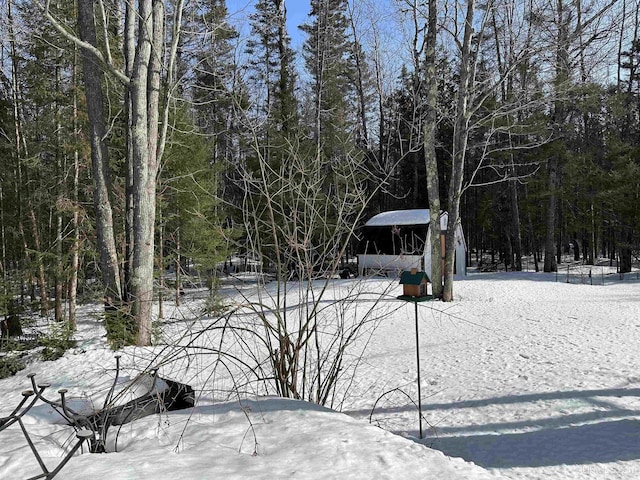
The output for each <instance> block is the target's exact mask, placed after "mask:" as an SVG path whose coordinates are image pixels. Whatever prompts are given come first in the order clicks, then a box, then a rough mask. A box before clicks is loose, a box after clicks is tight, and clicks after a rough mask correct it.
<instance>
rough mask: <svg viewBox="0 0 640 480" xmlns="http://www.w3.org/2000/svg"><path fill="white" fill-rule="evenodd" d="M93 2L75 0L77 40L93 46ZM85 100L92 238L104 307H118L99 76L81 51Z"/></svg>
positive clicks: (89, 57) (94, 63) (119, 296)
mask: <svg viewBox="0 0 640 480" xmlns="http://www.w3.org/2000/svg"><path fill="white" fill-rule="evenodd" d="M93 4H94V2H93V0H78V28H79V33H80V38H81V40H83V41H85V42H87V43H89V44H90V45H93V46H95V45H96V44H97V39H96V31H95V25H94V12H93ZM82 66H83V74H84V87H85V97H86V101H87V113H88V117H89V129H90V131H89V142H90V144H91V170H92V174H93V182H94V190H93V204H94V208H95V212H96V236H97V246H98V252H99V255H100V270H101V271H102V281H103V283H104V289H105V298H104V302H105V307H106V308H112V307H113V306H118V305H120V304H121V300H122V291H121V288H120V273H119V266H118V255H117V250H116V243H115V237H114V230H113V213H112V210H111V201H110V199H109V190H110V180H109V157H108V151H107V146H106V143H105V140H104V139H105V137H106V128H105V124H104V101H103V95H102V86H101V72H100V67H99V65H98V63H97V61H96V59H95V58H94V57H93V56H92V55H91V53H89V52H87V51H86V50H84V49H83V50H82Z"/></svg>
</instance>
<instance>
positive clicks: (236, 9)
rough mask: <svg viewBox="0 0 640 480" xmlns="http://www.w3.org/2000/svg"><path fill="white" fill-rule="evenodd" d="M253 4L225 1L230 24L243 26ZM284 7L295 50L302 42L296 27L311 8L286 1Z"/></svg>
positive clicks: (250, 1) (250, 0)
mask: <svg viewBox="0 0 640 480" xmlns="http://www.w3.org/2000/svg"><path fill="white" fill-rule="evenodd" d="M255 3H256V0H227V10H228V12H229V16H230V17H231V19H232V22H234V23H237V24H239V25H242V24H244V23H245V22H246V20H247V17H248V15H249V14H250V13H251V12H252V11H253V5H254V4H255ZM285 5H286V7H287V30H288V31H289V35H290V36H291V41H292V46H293V48H294V49H295V48H297V47H298V46H299V45H300V44H301V43H302V41H303V34H302V32H301V31H300V30H299V29H298V26H299V25H301V24H303V23H305V22H306V20H307V15H308V13H309V11H310V10H311V6H310V4H309V2H308V1H305V0H286V1H285Z"/></svg>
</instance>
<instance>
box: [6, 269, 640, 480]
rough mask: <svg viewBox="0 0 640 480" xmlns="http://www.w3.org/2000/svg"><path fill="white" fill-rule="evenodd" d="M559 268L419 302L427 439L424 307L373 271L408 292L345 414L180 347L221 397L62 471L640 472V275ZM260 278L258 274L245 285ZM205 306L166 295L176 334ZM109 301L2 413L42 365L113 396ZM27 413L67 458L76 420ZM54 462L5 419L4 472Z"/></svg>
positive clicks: (57, 381) (131, 355) (106, 474)
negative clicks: (584, 278) (238, 379)
mask: <svg viewBox="0 0 640 480" xmlns="http://www.w3.org/2000/svg"><path fill="white" fill-rule="evenodd" d="M555 278H556V277H555V275H553V274H541V273H539V274H534V273H487V274H472V275H470V276H469V277H467V278H466V279H464V280H460V281H458V282H456V284H455V289H456V297H457V301H456V302H454V303H450V304H446V303H441V302H428V303H424V304H420V306H419V325H420V332H419V333H420V355H421V377H422V378H421V380H422V382H421V384H422V411H423V415H424V419H425V422H428V424H427V423H425V427H426V428H425V432H426V435H425V437H426V438H425V439H423V440H419V439H418V437H419V432H418V413H417V409H416V406H415V404H414V402H416V401H417V384H416V351H415V324H414V310H413V308H414V307H413V305H412V304H407V303H403V302H401V301H399V300H396V299H394V298H393V297H394V296H395V295H399V294H400V293H401V291H400V285H396V282H395V281H392V280H387V279H371V280H366V282H368V283H369V284H368V285H367V287H368V290H369V291H383V290H385V289H387V288H391V289H392V290H391V292H390V293H391V294H392V295H390V296H389V297H387V299H385V300H383V301H382V302H381V303H380V308H381V309H382V310H381V311H383V312H384V317H383V318H382V320H381V321H380V322H379V323H378V326H377V328H376V329H375V331H373V332H372V335H371V337H363V339H362V341H363V342H364V341H367V340H368V342H369V344H368V346H367V349H366V350H365V353H364V355H363V357H362V358H361V361H360V363H359V365H358V369H357V370H356V374H355V376H354V377H353V378H352V381H351V382H348V383H346V384H345V385H343V386H342V387H341V388H342V390H341V391H340V392H339V395H338V397H339V398H338V399H337V401H336V403H335V404H334V407H336V408H339V409H340V410H341V413H337V412H335V411H333V410H329V409H326V408H322V407H318V406H316V405H313V404H309V403H305V402H301V401H294V400H286V399H279V398H274V397H261V396H256V395H251V394H245V395H240V396H237V397H234V396H233V395H232V396H229V395H227V396H223V395H222V394H221V390H222V385H224V383H225V382H226V381H228V380H229V379H228V378H227V379H225V374H224V372H219V371H213V369H212V363H211V361H210V359H208V358H195V359H191V362H190V363H189V364H188V365H187V364H185V361H184V359H181V360H178V361H176V363H175V364H173V365H167V366H166V367H165V370H166V371H164V372H162V373H163V374H164V375H166V376H167V377H168V378H172V379H175V380H179V381H183V382H186V383H190V384H192V385H193V386H194V387H195V388H196V389H200V390H202V391H206V392H208V393H207V394H206V395H203V396H202V397H201V398H200V399H199V402H198V404H197V406H196V408H195V409H193V410H185V411H177V412H170V413H166V414H162V415H159V416H157V415H156V416H151V417H146V418H144V419H141V420H138V421H136V422H134V423H133V424H127V425H124V426H123V427H122V429H120V430H118V431H117V432H115V428H114V434H115V433H117V434H118V435H117V437H118V452H117V453H108V454H83V455H79V456H76V457H74V458H73V459H72V460H71V461H70V463H69V464H68V465H67V466H66V467H65V469H64V470H63V471H62V473H61V474H60V475H59V476H58V477H56V478H60V479H65V480H76V479H78V480H79V479H86V478H109V479H122V480H124V479H127V480H131V479H172V478H175V477H176V475H180V477H181V478H183V479H185V480H191V479H214V478H215V479H218V478H222V479H244V478H246V479H274V478H295V479H325V478H340V479H363V478H376V479H377V478H388V479H401V478H402V479H407V478H432V479H447V480H448V479H455V478H459V479H470V480H475V479H485V478H486V479H489V478H511V479H558V480H560V479H563V480H564V479H636V478H640V368H639V364H640V360H639V359H638V354H637V351H638V345H639V344H640V281H637V280H633V279H630V280H627V281H625V282H620V283H616V284H611V285H606V286H601V285H598V286H595V285H594V286H591V285H588V284H567V283H556V282H555ZM357 281H358V280H336V281H333V282H332V283H331V284H330V287H331V291H330V292H328V295H329V297H331V296H333V297H334V298H340V296H341V292H343V291H344V290H345V289H347V288H350V287H352V285H353V283H354V282H357ZM255 289H256V286H255V285H247V286H246V291H245V292H244V293H245V295H246V296H249V295H251V294H254V293H256V292H255ZM194 302H195V301H194ZM198 309H199V304H196V303H185V305H184V306H183V307H182V308H181V309H180V311H178V310H175V309H173V310H172V309H170V308H166V310H168V311H169V313H165V315H166V316H167V318H168V320H169V321H168V323H169V325H168V327H167V330H173V331H175V332H179V331H180V330H181V329H182V328H183V327H184V325H186V324H187V323H188V322H186V321H182V320H181V319H183V318H189V317H190V316H192V315H193V312H197V311H198ZM98 311H99V307H98V306H87V307H84V310H83V312H84V318H83V320H82V321H81V322H80V327H79V332H78V336H77V337H78V339H79V342H78V345H77V347H76V348H75V349H74V350H72V351H69V352H67V354H66V355H65V356H64V357H63V358H61V359H59V360H57V361H55V362H37V363H34V364H31V365H30V366H29V367H28V368H27V369H26V370H24V371H22V372H20V373H18V375H16V376H14V377H11V378H8V379H4V380H0V397H1V398H2V399H3V403H2V405H1V406H0V417H2V416H5V415H8V414H9V413H10V412H11V410H12V409H13V407H14V406H15V405H17V404H18V402H19V399H20V398H21V397H20V395H21V392H22V391H23V390H25V389H27V388H29V384H28V380H27V378H26V377H25V375H26V374H27V373H30V372H32V373H36V375H37V377H36V378H38V379H40V381H46V382H48V383H51V384H52V387H51V388H50V389H49V390H50V391H51V392H53V394H50V396H53V395H55V392H56V391H57V390H58V389H59V388H62V387H64V388H68V389H69V395H72V396H75V397H90V398H91V399H93V400H94V401H97V400H95V399H99V397H100V395H104V392H105V391H106V390H107V389H108V388H109V385H110V382H111V380H112V378H113V375H112V373H113V372H112V369H113V352H112V351H110V350H109V349H108V348H107V347H106V345H105V339H104V337H103V336H104V332H103V330H102V328H101V327H100V325H99V324H98V323H97V322H96V314H97V312H98ZM172 318H173V323H172V321H171V319H172ZM161 352H162V349H161V348H160V347H155V348H150V349H136V348H132V347H130V348H127V349H125V351H124V352H123V357H122V361H123V363H124V365H125V372H129V373H128V374H130V375H135V373H136V371H137V370H139V369H142V368H145V367H146V366H148V365H150V364H152V363H153V361H154V355H157V354H161ZM208 385H214V387H219V388H220V390H219V391H216V389H215V388H214V389H211V390H207V388H208V387H207V386H208ZM347 386H348V388H347ZM256 388H258V387H256ZM376 402H377V403H376ZM374 405H376V408H375V410H373V411H372V408H373V406H374ZM369 420H371V424H370V423H369ZM24 421H25V424H26V425H27V429H28V430H29V431H30V432H31V434H32V437H33V438H34V441H35V442H36V444H37V446H38V449H39V451H40V453H41V454H42V455H43V457H44V461H45V463H46V464H47V466H48V467H49V468H50V469H52V468H53V466H54V465H55V464H56V463H57V461H58V460H59V458H60V456H61V455H62V452H63V447H67V446H68V442H69V441H70V440H71V439H72V438H73V431H72V430H71V429H70V428H69V427H66V426H64V425H62V424H61V422H60V419H59V418H58V417H57V416H56V415H55V414H54V413H53V412H52V411H51V409H50V408H48V407H47V406H45V405H38V406H37V407H35V408H34V409H33V410H32V411H31V412H29V414H28V415H27V416H26V417H25V419H24ZM38 473H40V470H39V469H38V465H37V462H36V461H35V459H34V457H33V455H32V454H31V453H30V451H29V448H28V446H27V444H26V441H25V440H24V438H23V436H22V434H21V432H20V429H19V428H17V426H14V427H10V428H9V429H7V430H5V431H3V432H0V478H1V479H3V480H4V479H11V480H13V479H16V480H18V479H23V478H28V477H31V476H34V475H37V474H38Z"/></svg>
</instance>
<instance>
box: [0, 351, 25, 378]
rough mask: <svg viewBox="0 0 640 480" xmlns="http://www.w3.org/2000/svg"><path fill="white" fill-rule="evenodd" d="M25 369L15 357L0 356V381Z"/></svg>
mask: <svg viewBox="0 0 640 480" xmlns="http://www.w3.org/2000/svg"><path fill="white" fill-rule="evenodd" d="M24 367H25V365H24V363H23V362H22V360H21V359H20V358H19V357H17V356H15V355H0V379H2V378H7V377H11V376H13V375H15V374H16V373H18V372H19V371H20V370H22V369H23V368H24Z"/></svg>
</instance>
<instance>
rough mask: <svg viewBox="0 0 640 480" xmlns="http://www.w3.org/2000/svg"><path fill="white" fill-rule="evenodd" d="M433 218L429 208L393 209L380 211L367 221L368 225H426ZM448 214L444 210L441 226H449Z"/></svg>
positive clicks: (443, 227)
mask: <svg viewBox="0 0 640 480" xmlns="http://www.w3.org/2000/svg"><path fill="white" fill-rule="evenodd" d="M430 218H431V215H430V212H429V209H428V208H418V209H413V210H391V211H389V212H382V213H379V214H377V215H375V216H373V217H371V219H370V220H369V221H368V222H367V223H365V226H366V227H384V226H388V225H424V224H428V223H429V220H430ZM447 219H448V215H447V213H446V212H442V215H441V216H440V228H442V229H443V230H444V229H446V228H447Z"/></svg>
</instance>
